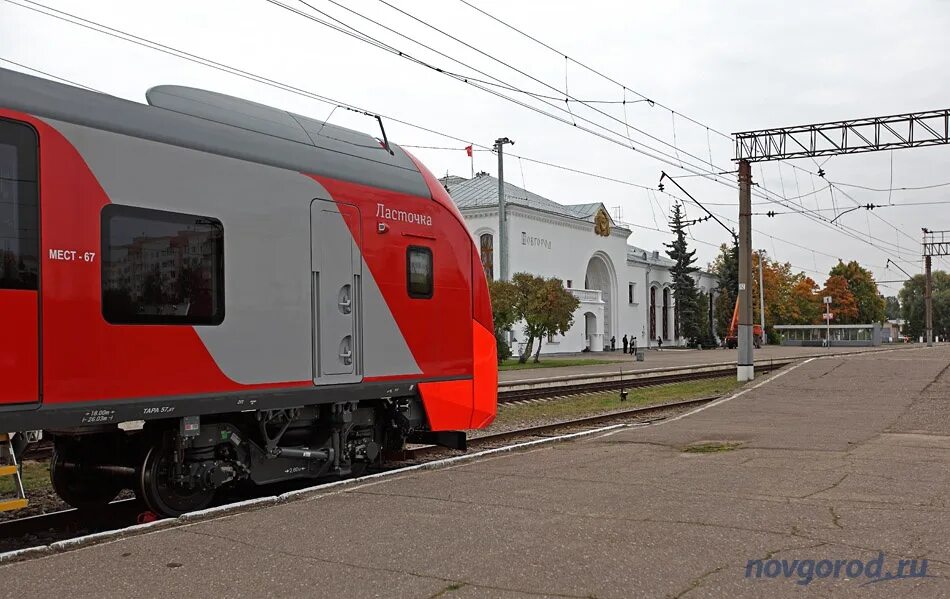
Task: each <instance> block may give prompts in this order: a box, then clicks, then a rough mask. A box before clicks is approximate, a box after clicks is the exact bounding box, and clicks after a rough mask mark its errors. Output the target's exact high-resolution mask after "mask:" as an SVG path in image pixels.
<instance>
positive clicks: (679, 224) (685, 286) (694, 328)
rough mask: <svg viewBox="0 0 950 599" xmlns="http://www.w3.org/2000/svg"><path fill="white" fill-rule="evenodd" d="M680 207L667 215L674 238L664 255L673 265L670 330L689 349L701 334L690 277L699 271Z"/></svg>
mask: <svg viewBox="0 0 950 599" xmlns="http://www.w3.org/2000/svg"><path fill="white" fill-rule="evenodd" d="M684 216H685V215H684V214H683V207H682V206H681V205H680V204H679V203H677V204H673V211H672V213H671V214H670V230H671V231H672V232H673V235H675V238H674V239H673V241H672V242H671V243H664V244H663V245H664V246H666V248H667V250H666V255H667V256H669V257H670V259H671V260H673V261H674V262H675V264H673V266H671V267H670V276H671V277H672V279H673V298H674V304H673V327H674V330H675V331H676V336H677V337H684V338H686V339H687V341H688V342H689V343H690V344H691V345H692V344H695V343H697V340H698V339H699V337H700V336H701V335H702V334H703V330H702V328H701V324H700V321H699V320H700V314H699V312H700V306H699V298H698V296H697V290H696V282H695V281H694V280H693V276H692V275H693V273H694V272H696V271H697V270H699V269H698V268H696V267H695V266H693V263H695V262H696V250H692V251H690V250H689V246H688V245H687V243H686V227H687V225H686V224H685V223H684V222H683V217H684Z"/></svg>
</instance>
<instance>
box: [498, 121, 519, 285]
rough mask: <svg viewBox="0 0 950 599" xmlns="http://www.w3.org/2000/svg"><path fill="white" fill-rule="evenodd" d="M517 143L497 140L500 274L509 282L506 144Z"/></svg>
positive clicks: (502, 139)
mask: <svg viewBox="0 0 950 599" xmlns="http://www.w3.org/2000/svg"><path fill="white" fill-rule="evenodd" d="M514 143H515V142H513V141H511V140H510V139H508V138H507V137H499V138H498V139H496V140H495V150H496V151H497V152H498V272H499V275H500V276H499V280H501V281H507V280H508V205H507V201H506V198H505V157H504V154H503V148H504V147H505V144H512V145H514Z"/></svg>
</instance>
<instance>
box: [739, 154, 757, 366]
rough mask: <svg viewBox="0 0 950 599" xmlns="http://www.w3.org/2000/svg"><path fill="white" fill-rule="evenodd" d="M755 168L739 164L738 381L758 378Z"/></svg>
mask: <svg viewBox="0 0 950 599" xmlns="http://www.w3.org/2000/svg"><path fill="white" fill-rule="evenodd" d="M752 322H753V321H752V165H751V164H749V161H748V160H740V161H739V330H738V342H739V359H738V360H737V362H736V380H738V381H739V382H745V381H751V380H752V379H753V378H755V362H754V358H753V357H752Z"/></svg>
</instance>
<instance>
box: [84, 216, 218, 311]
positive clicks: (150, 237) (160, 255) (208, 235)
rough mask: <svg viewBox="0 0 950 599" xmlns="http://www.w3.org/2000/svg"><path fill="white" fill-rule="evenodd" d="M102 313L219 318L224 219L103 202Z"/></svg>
mask: <svg viewBox="0 0 950 599" xmlns="http://www.w3.org/2000/svg"><path fill="white" fill-rule="evenodd" d="M102 314H103V316H104V317H105V319H106V320H107V321H109V322H111V323H113V324H187V325H217V324H220V323H221V321H222V320H224V228H223V227H222V225H221V221H219V220H217V219H214V218H208V217H204V216H195V215H191V214H179V213H175V212H164V211H160V210H150V209H146V208H134V207H131V206H119V205H115V204H112V205H109V206H106V207H105V208H103V209H102Z"/></svg>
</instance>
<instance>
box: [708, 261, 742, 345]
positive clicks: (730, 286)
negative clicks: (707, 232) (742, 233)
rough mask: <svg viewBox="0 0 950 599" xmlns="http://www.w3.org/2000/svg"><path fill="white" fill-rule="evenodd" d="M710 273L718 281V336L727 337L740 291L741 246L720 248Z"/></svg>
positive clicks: (711, 265) (710, 267)
mask: <svg viewBox="0 0 950 599" xmlns="http://www.w3.org/2000/svg"><path fill="white" fill-rule="evenodd" d="M709 271H710V272H712V273H713V274H715V275H716V279H717V288H716V291H717V293H718V295H717V296H716V334H717V335H719V337H725V336H726V332H727V331H728V330H729V322H730V321H731V320H732V311H733V309H734V308H735V305H736V295H737V294H738V290H739V246H738V245H737V244H736V243H735V242H733V243H732V244H731V245H726V244H725V243H724V244H722V245H721V246H719V255H718V256H716V259H715V260H714V261H713V263H712V264H710V265H709Z"/></svg>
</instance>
